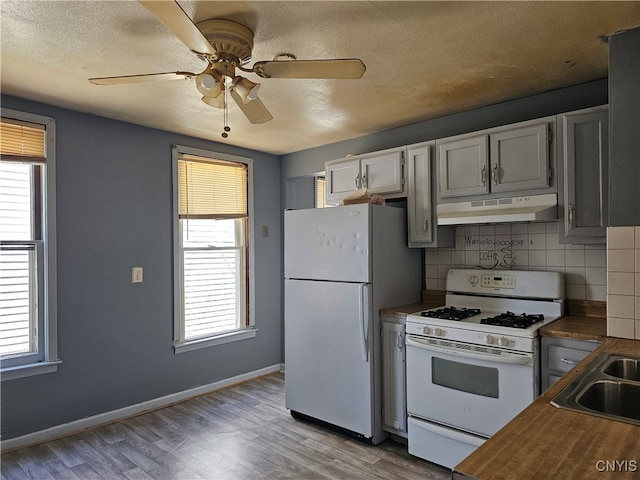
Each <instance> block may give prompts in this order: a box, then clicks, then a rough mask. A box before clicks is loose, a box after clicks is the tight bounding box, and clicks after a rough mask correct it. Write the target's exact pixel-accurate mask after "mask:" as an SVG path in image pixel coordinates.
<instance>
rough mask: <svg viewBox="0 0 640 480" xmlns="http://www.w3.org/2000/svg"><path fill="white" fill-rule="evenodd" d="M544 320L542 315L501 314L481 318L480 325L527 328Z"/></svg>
mask: <svg viewBox="0 0 640 480" xmlns="http://www.w3.org/2000/svg"><path fill="white" fill-rule="evenodd" d="M543 320H544V315H540V314H534V315H528V314H526V313H522V314H520V315H516V314H515V313H512V312H506V313H501V314H500V315H496V316H495V317H490V318H483V319H482V320H480V323H482V324H485V325H498V326H500V327H513V328H528V327H530V326H531V325H533V324H534V323H538V322H541V321H543Z"/></svg>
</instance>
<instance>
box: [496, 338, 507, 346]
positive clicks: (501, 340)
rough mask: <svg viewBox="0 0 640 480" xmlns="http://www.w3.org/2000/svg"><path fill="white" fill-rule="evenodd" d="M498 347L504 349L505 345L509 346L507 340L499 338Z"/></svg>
mask: <svg viewBox="0 0 640 480" xmlns="http://www.w3.org/2000/svg"><path fill="white" fill-rule="evenodd" d="M498 345H500V346H501V347H506V346H507V345H509V339H508V338H505V337H500V338H499V339H498Z"/></svg>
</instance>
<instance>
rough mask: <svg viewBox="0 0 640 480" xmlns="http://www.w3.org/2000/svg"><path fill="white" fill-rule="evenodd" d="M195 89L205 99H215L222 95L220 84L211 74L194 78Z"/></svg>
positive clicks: (202, 74)
mask: <svg viewBox="0 0 640 480" xmlns="http://www.w3.org/2000/svg"><path fill="white" fill-rule="evenodd" d="M196 88H197V89H198V90H199V91H200V93H202V95H204V96H205V97H217V96H219V95H220V94H221V93H222V83H221V82H220V80H219V79H218V78H216V77H215V76H214V75H212V74H211V73H201V74H200V75H198V76H197V77H196Z"/></svg>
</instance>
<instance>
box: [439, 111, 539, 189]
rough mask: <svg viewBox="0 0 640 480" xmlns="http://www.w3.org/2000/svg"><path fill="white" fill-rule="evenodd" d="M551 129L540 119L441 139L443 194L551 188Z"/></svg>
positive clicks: (440, 173)
mask: <svg viewBox="0 0 640 480" xmlns="http://www.w3.org/2000/svg"><path fill="white" fill-rule="evenodd" d="M549 129H550V123H549V122H547V121H544V120H538V121H536V122H526V123H522V124H518V125H517V126H513V125H512V126H507V127H500V128H495V129H491V130H486V131H483V132H477V133H473V134H466V135H459V136H456V137H452V138H448V139H443V140H439V141H438V154H439V158H438V162H439V180H440V198H455V197H465V196H472V195H484V194H489V193H500V192H523V191H527V190H532V189H539V188H547V187H549V186H550V172H551V167H550V165H551V161H550V160H551V159H550V136H549Z"/></svg>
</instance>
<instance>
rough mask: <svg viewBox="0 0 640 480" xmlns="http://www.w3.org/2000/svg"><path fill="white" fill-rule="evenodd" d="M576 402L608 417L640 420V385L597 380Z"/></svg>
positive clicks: (585, 389)
mask: <svg viewBox="0 0 640 480" xmlns="http://www.w3.org/2000/svg"><path fill="white" fill-rule="evenodd" d="M576 402H577V403H578V404H579V405H582V406H583V407H585V408H588V409H591V410H595V411H597V412H601V413H604V414H607V415H615V416H617V417H625V418H632V419H635V420H640V384H634V383H628V382H618V381H610V380H597V381H595V382H592V383H589V384H588V385H587V386H586V387H585V388H584V390H583V391H582V392H581V393H580V394H579V395H578V396H577V397H576Z"/></svg>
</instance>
